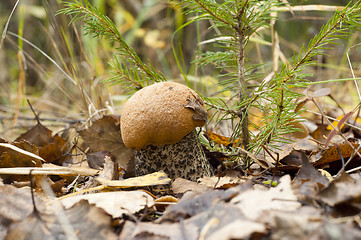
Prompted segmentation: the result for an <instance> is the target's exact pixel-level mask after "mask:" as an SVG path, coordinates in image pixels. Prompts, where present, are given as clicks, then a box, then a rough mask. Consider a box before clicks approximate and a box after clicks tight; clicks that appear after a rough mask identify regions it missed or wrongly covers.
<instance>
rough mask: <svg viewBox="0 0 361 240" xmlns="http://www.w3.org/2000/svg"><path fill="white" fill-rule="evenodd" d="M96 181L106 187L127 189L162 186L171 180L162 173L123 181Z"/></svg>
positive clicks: (100, 179) (98, 179) (99, 179)
mask: <svg viewBox="0 0 361 240" xmlns="http://www.w3.org/2000/svg"><path fill="white" fill-rule="evenodd" d="M97 181H98V182H99V183H100V184H102V185H104V186H107V187H118V188H128V187H145V186H155V185H164V184H168V183H170V181H171V179H170V178H168V176H167V174H165V173H164V172H155V173H151V174H147V175H144V176H140V177H134V178H127V179H124V180H107V179H103V178H97Z"/></svg>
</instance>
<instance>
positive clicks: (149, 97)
mask: <svg viewBox="0 0 361 240" xmlns="http://www.w3.org/2000/svg"><path fill="white" fill-rule="evenodd" d="M206 120H207V112H206V110H205V108H204V103H203V101H202V99H201V98H200V97H199V96H198V94H197V93H196V92H195V91H193V90H192V89H190V88H188V87H187V86H185V85H182V84H179V83H174V82H161V83H156V84H153V85H150V86H147V87H145V88H143V89H141V90H139V91H138V92H136V93H135V94H134V95H133V96H132V97H131V98H129V100H128V101H127V102H126V103H125V105H124V107H123V110H122V114H121V133H122V138H123V141H124V144H125V146H127V147H128V148H135V149H137V150H140V149H142V148H144V147H146V146H148V145H150V144H152V145H155V146H156V145H165V144H174V143H176V142H178V141H179V140H181V139H182V138H183V137H184V136H186V135H187V134H188V133H190V132H191V131H192V130H193V129H194V128H195V127H201V126H203V125H204V124H205V122H206Z"/></svg>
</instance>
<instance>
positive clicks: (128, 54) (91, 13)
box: [58, 0, 165, 87]
mask: <svg viewBox="0 0 361 240" xmlns="http://www.w3.org/2000/svg"><path fill="white" fill-rule="evenodd" d="M63 4H64V6H65V8H64V9H61V10H60V11H59V12H58V13H59V14H66V15H74V17H73V18H72V20H71V22H70V23H72V22H74V21H78V20H83V21H84V22H85V24H86V26H85V34H90V35H92V36H93V37H101V38H105V39H107V40H108V41H109V42H110V43H111V44H114V43H118V44H119V45H120V46H119V47H116V50H117V51H118V54H120V55H121V56H123V57H124V59H126V60H127V62H128V63H131V64H132V65H134V66H131V65H130V66H126V67H128V68H129V71H123V72H121V73H120V74H119V75H118V77H120V78H121V79H122V80H125V81H126V82H127V81H129V80H130V79H131V78H132V77H133V76H132V74H134V72H139V73H140V75H141V76H142V79H139V81H137V82H136V83H134V82H133V84H135V85H136V86H141V87H143V86H144V84H143V82H144V81H156V82H158V81H165V78H164V76H163V75H162V74H161V73H158V72H156V71H155V70H154V68H153V67H152V65H151V63H148V65H147V64H145V63H144V62H143V61H142V60H141V59H140V57H139V56H138V54H137V53H136V52H135V51H134V49H133V48H131V47H130V46H129V45H128V44H127V43H126V42H125V41H124V39H123V37H122V35H121V34H120V32H119V31H118V28H117V27H116V26H115V24H114V23H113V22H112V20H111V19H110V18H109V17H107V16H105V15H104V14H102V13H101V12H100V11H99V10H98V9H96V8H95V7H93V6H92V5H91V4H90V3H89V1H88V0H83V1H78V0H75V1H74V2H67V1H64V2H63ZM116 63H119V62H117V61H116ZM119 64H121V63H119ZM113 67H115V72H117V71H119V70H120V71H122V70H124V69H123V67H122V66H121V65H119V66H116V65H113ZM130 83H131V82H130Z"/></svg>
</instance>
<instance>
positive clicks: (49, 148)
mask: <svg viewBox="0 0 361 240" xmlns="http://www.w3.org/2000/svg"><path fill="white" fill-rule="evenodd" d="M20 141H26V142H29V143H30V144H33V145H34V146H36V147H38V149H39V150H38V151H39V156H41V157H42V158H44V159H45V161H46V162H47V163H54V164H58V165H61V164H62V163H64V162H65V161H67V160H69V159H70V155H69V154H68V153H69V146H68V143H67V141H66V140H65V139H63V138H62V137H60V136H58V135H55V136H52V131H51V130H49V129H48V128H46V127H45V126H43V125H42V124H41V123H40V122H39V123H38V124H36V125H35V126H34V127H32V128H31V129H29V130H28V131H27V132H25V133H23V134H21V135H20V136H19V137H18V138H17V139H16V140H15V142H20Z"/></svg>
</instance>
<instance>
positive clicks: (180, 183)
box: [172, 178, 213, 194]
mask: <svg viewBox="0 0 361 240" xmlns="http://www.w3.org/2000/svg"><path fill="white" fill-rule="evenodd" d="M211 189H213V187H212V188H210V187H207V186H205V185H201V184H198V183H196V182H193V181H190V180H186V179H184V178H176V179H175V180H174V182H172V191H173V192H174V193H175V194H179V193H185V192H188V191H195V192H200V193H202V192H206V191H209V190H211Z"/></svg>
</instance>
